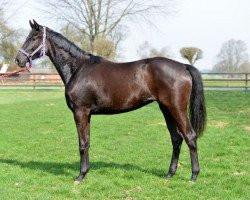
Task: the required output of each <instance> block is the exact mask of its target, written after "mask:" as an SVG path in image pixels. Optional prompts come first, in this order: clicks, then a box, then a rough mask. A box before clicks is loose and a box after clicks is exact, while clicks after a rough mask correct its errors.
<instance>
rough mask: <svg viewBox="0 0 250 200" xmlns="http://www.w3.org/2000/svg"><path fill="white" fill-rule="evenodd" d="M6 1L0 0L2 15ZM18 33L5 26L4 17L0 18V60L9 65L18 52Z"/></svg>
mask: <svg viewBox="0 0 250 200" xmlns="http://www.w3.org/2000/svg"><path fill="white" fill-rule="evenodd" d="M8 3H9V2H8V1H3V0H2V1H1V0H0V12H1V13H4V7H5V6H6V4H8ZM19 38H20V33H19V32H18V31H16V30H14V29H12V28H10V27H9V26H8V25H7V22H6V20H5V19H4V15H3V14H2V15H1V16H0V59H1V60H2V61H3V62H8V63H11V62H13V59H14V57H15V54H16V52H17V51H18V46H19Z"/></svg>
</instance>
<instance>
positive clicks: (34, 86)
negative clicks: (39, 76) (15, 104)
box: [33, 74, 36, 90]
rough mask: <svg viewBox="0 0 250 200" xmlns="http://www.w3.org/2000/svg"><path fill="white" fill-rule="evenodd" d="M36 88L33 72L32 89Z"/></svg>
mask: <svg viewBox="0 0 250 200" xmlns="http://www.w3.org/2000/svg"><path fill="white" fill-rule="evenodd" d="M34 89H36V79H35V74H33V90H34Z"/></svg>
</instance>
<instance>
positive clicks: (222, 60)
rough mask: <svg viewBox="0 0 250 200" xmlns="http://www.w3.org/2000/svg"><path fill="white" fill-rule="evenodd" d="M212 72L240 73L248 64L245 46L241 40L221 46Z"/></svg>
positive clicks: (229, 41) (230, 41)
mask: <svg viewBox="0 0 250 200" xmlns="http://www.w3.org/2000/svg"><path fill="white" fill-rule="evenodd" d="M216 58H217V63H216V64H215V65H214V67H213V70H212V71H213V72H229V73H235V72H240V71H241V68H243V65H244V64H246V63H247V62H248V54H247V46H246V44H245V43H244V42H243V41H242V40H234V39H231V40H228V41H226V42H224V43H223V44H222V47H221V50H220V52H219V53H218V55H217V57H216Z"/></svg>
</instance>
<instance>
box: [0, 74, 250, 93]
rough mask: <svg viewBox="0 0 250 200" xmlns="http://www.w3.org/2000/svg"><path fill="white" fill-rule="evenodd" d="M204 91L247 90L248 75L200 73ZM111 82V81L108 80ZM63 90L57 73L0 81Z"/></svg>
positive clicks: (4, 84) (0, 86)
mask: <svg viewBox="0 0 250 200" xmlns="http://www.w3.org/2000/svg"><path fill="white" fill-rule="evenodd" d="M202 78H203V83H204V87H205V89H241V90H249V88H250V73H202ZM110 81H112V80H110ZM7 88H8V89H22V88H23V89H63V88H64V85H63V82H62V80H61V78H60V76H59V75H58V74H57V73H53V74H45V73H33V74H31V73H29V74H28V73H23V74H19V75H15V76H11V77H8V78H1V79H0V89H7Z"/></svg>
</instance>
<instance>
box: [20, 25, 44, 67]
mask: <svg viewBox="0 0 250 200" xmlns="http://www.w3.org/2000/svg"><path fill="white" fill-rule="evenodd" d="M45 39H46V27H43V41H42V43H41V44H40V46H39V47H37V48H36V49H35V50H34V51H33V52H32V53H27V52H26V51H25V50H23V49H20V50H19V51H21V52H22V53H23V54H24V55H25V56H27V58H28V59H29V67H31V66H32V57H33V56H34V55H35V54H36V53H37V52H38V51H39V50H40V49H41V51H40V55H39V58H41V57H43V56H45Z"/></svg>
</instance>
